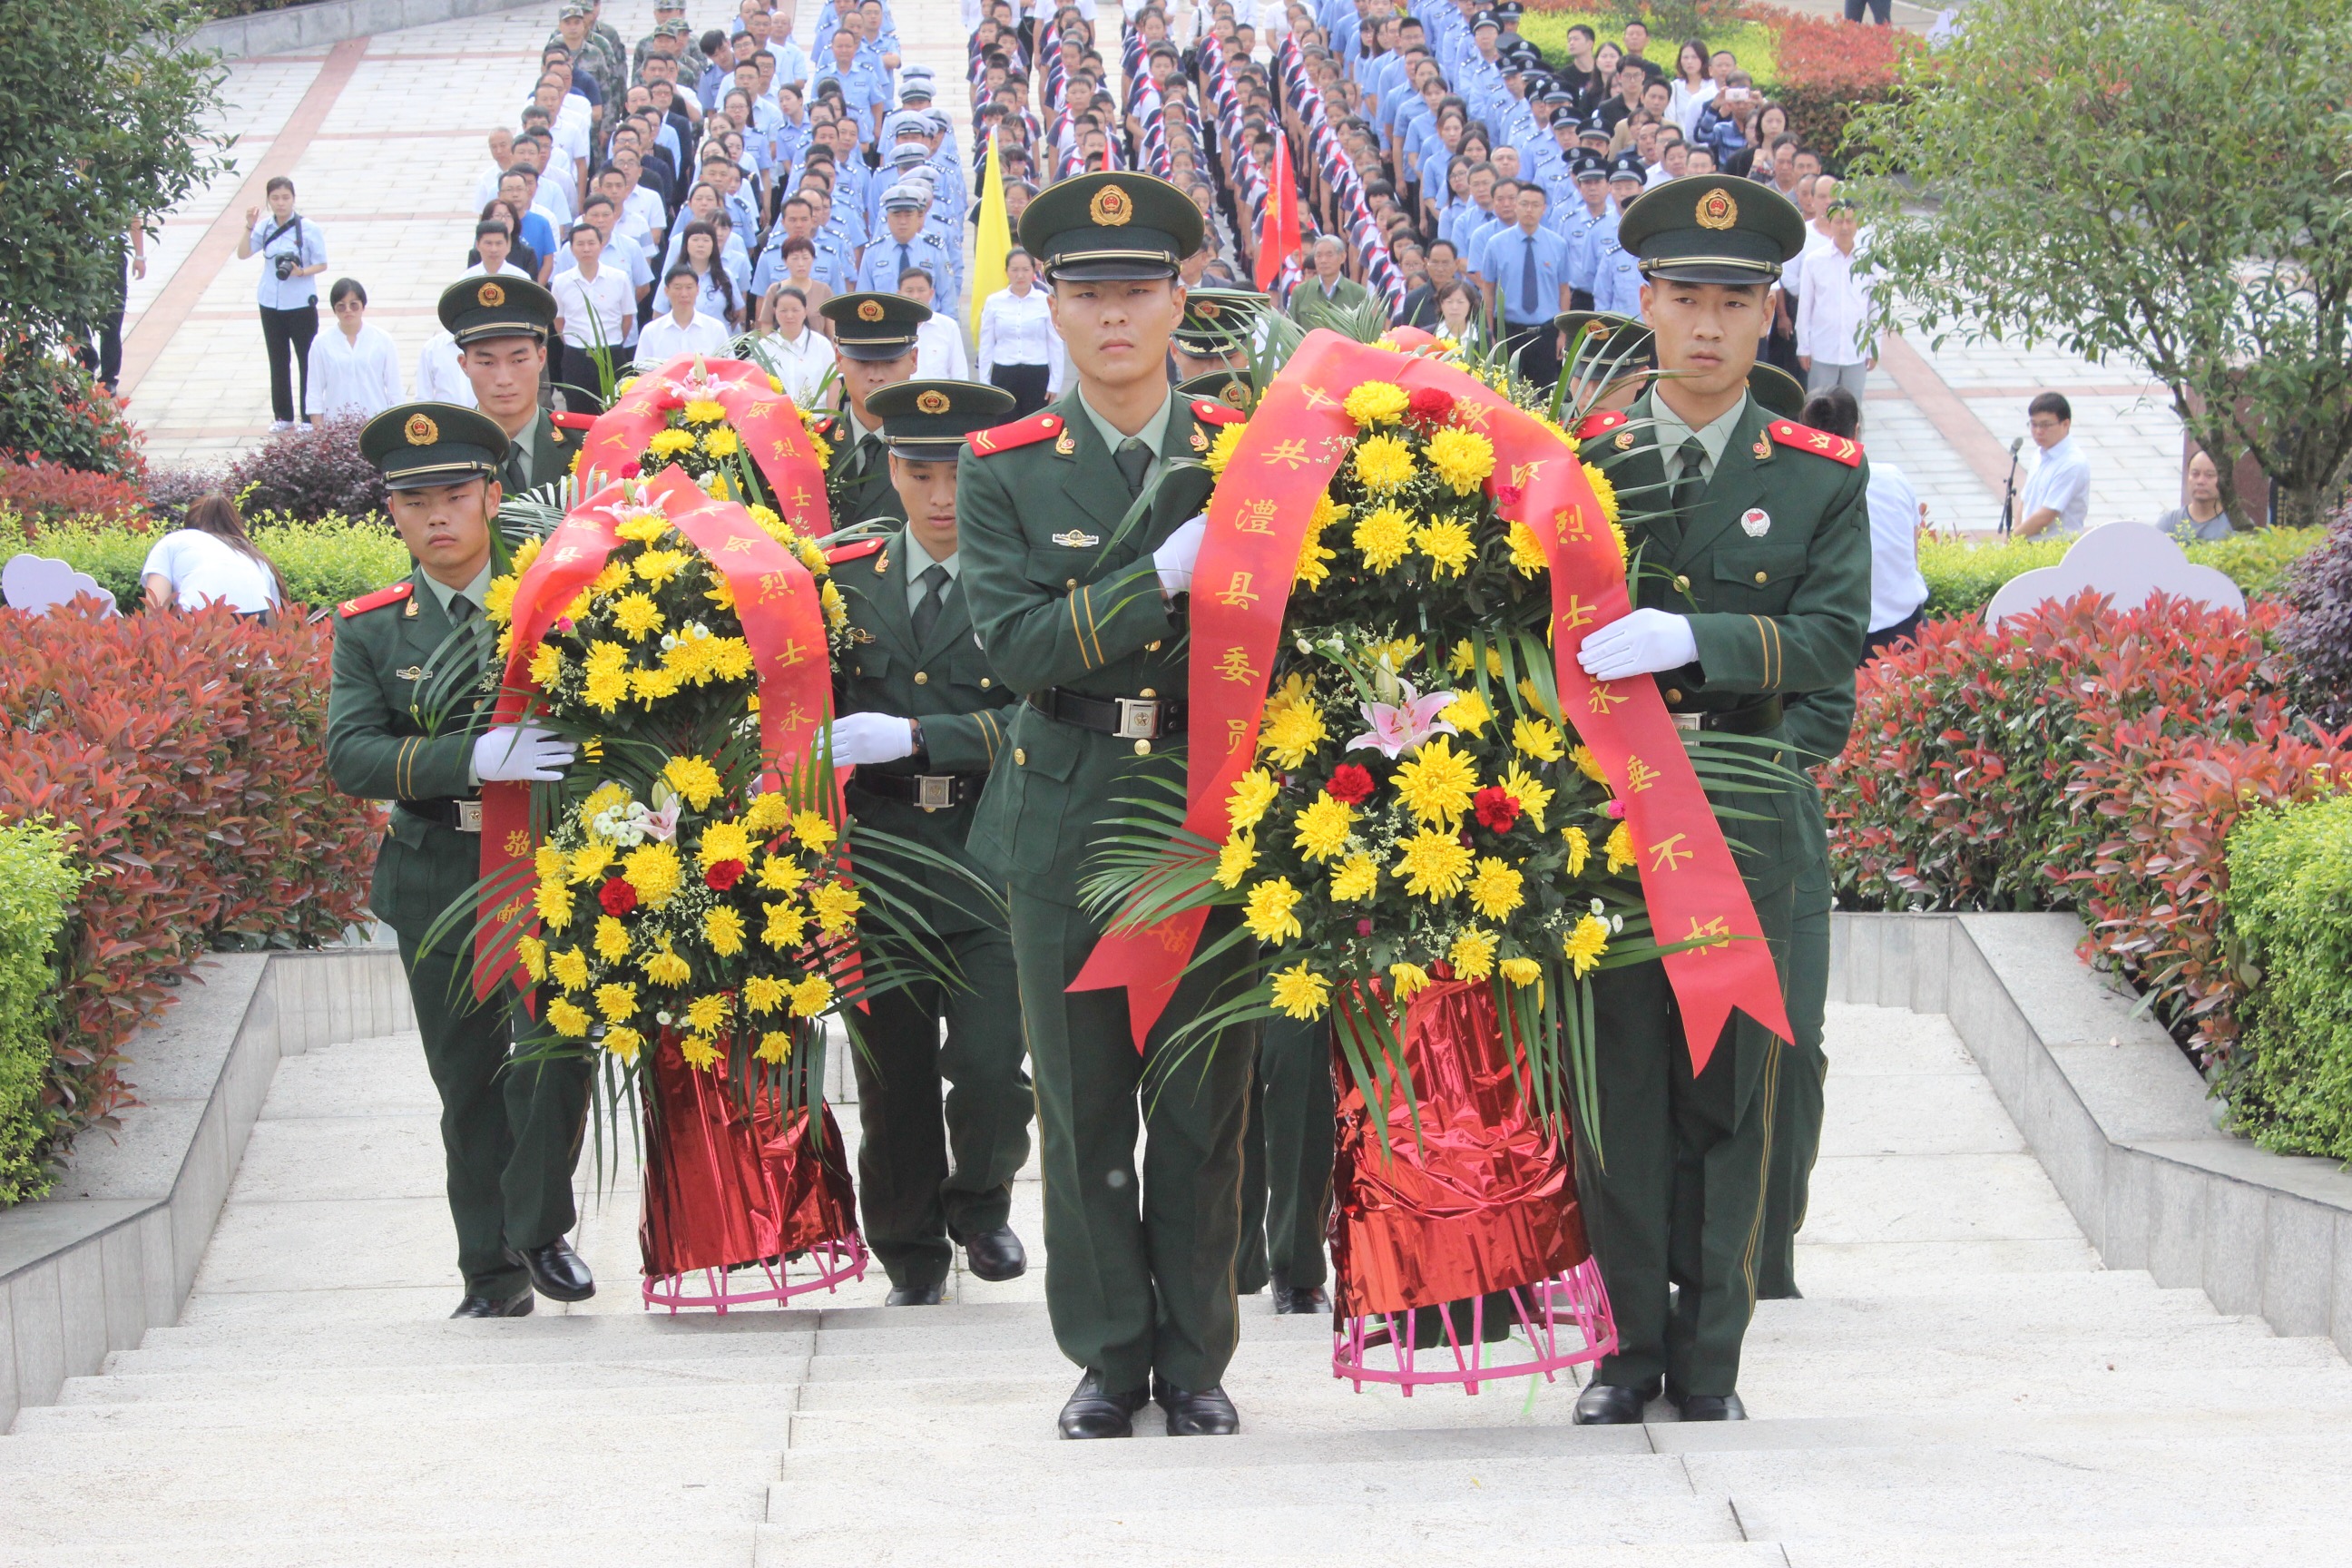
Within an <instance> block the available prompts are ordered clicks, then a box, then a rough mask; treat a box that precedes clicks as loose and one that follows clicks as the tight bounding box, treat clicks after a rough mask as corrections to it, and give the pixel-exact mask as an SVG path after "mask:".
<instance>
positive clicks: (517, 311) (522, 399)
mask: <svg viewBox="0 0 2352 1568" xmlns="http://www.w3.org/2000/svg"><path fill="white" fill-rule="evenodd" d="M555 309H556V308H555V296H554V295H552V294H551V293H549V292H548V291H547V290H546V289H542V288H541V287H540V286H539V285H538V284H536V283H533V282H531V281H530V279H527V278H524V277H523V276H521V275H520V273H503V272H502V273H500V274H499V276H498V277H496V278H460V279H457V281H456V282H455V283H452V284H450V285H449V287H447V288H446V289H442V290H441V305H440V311H439V314H440V317H441V325H442V326H443V327H445V328H446V329H447V331H448V332H449V335H450V336H451V337H453V338H455V339H457V364H458V367H459V368H460V369H462V370H464V371H465V373H466V380H467V382H468V383H470V384H472V386H473V388H474V401H475V403H476V404H478V405H479V406H480V408H481V411H482V412H483V413H484V414H486V415H488V416H489V417H490V418H491V419H492V420H493V421H494V422H495V423H496V424H497V425H498V427H499V431H500V432H501V433H502V434H503V435H504V436H505V437H506V438H507V455H506V458H505V459H504V460H503V461H502V462H501V463H500V464H499V476H498V477H499V485H500V486H501V487H502V488H503V489H505V491H506V492H507V493H508V494H509V495H520V494H521V493H522V492H523V491H524V490H528V489H537V488H539V487H540V486H541V485H546V484H552V483H554V482H555V481H556V480H558V479H562V477H563V476H564V475H566V474H568V473H570V472H571V471H572V456H573V454H574V453H575V452H576V451H577V450H578V447H577V444H576V443H574V442H573V441H572V438H571V437H568V436H566V435H564V433H563V432H562V431H561V430H559V429H557V428H556V427H555V422H554V421H553V420H551V419H550V418H549V417H548V416H547V411H546V410H545V409H544V408H541V406H540V405H539V383H540V378H541V376H542V375H543V374H545V373H546V370H547V337H548V333H549V332H550V331H552V330H553V329H554V326H555Z"/></svg>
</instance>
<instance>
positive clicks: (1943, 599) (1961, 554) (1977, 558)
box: [1919, 528, 2326, 620]
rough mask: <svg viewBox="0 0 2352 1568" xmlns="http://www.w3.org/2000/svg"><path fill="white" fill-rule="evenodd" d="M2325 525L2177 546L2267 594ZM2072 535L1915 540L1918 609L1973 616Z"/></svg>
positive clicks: (1937, 615)
mask: <svg viewBox="0 0 2352 1568" xmlns="http://www.w3.org/2000/svg"><path fill="white" fill-rule="evenodd" d="M2325 538H2326V530H2325V529H2319V528H2258V529H2255V530H2254V531H2252V532H2251V533H2233V534H2231V536H2230V537H2229V538H2227V539H2215V540H2199V541H2198V542H2195V543H2193V544H2189V545H2186V546H2184V547H2183V553H2185V554H2186V555H2187V556H2188V557H2189V560H2191V561H2193V562H2195V563H2197V564H2198V565H2200V566H2218V567H2220V568H2221V570H2222V571H2223V572H2226V573H2228V574H2229V575H2230V580H2231V582H2233V583H2235V584H2237V585H2238V586H2239V587H2241V588H2242V589H2244V590H2245V593H2246V596H2247V597H2248V598H2272V597H2275V596H2276V595H2279V594H2280V593H2282V592H2284V589H2285V584H2286V577H2287V573H2288V572H2289V571H2290V570H2291V569H2292V568H2293V567H2294V563H2296V562H2298V561H2300V560H2302V559H2303V558H2304V556H2305V555H2307V554H2309V553H2310V552H2312V551H2314V550H2315V549H2317V548H2318V547H2319V544H2320V542H2321V541H2322V540H2324V539H2325ZM2073 542H2074V541H2073V540H2072V539H2016V540H2009V541H2006V542H2001V543H1999V544H1970V543H1968V542H1965V541H1962V540H1958V539H1951V538H1948V537H1945V536H1943V535H1931V536H1929V537H1927V538H1925V539H1922V540H1920V541H1919V574H1920V575H1921V576H1923V577H1925V578H1926V579H1927V604H1926V605H1923V606H1921V612H1920V613H1921V614H1922V615H1924V616H1927V618H1928V619H1929V620H1937V619H1941V618H1944V617H1947V616H1973V615H1976V614H1979V612H1981V611H1982V610H1983V609H1984V607H1985V605H1989V604H1990V603H1991V602H1992V596H1993V595H1995V594H1997V593H1999V592H2000V586H2001V584H2004V583H2006V582H2008V581H2009V580H2010V579H2011V577H2014V576H2016V575H2017V574H2019V573H2021V572H2031V571H2032V570H2033V569H2034V568H2035V567H2037V566H2055V565H2057V564H2058V563H2059V560H2060V559H2061V558H2062V557H2063V556H2064V555H2065V553H2066V547H2067V546H2068V545H2069V544H2071V543H2073Z"/></svg>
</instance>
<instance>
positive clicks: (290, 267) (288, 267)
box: [269, 256, 301, 283]
mask: <svg viewBox="0 0 2352 1568" xmlns="http://www.w3.org/2000/svg"><path fill="white" fill-rule="evenodd" d="M300 265H301V261H300V259H299V258H296V257H292V256H276V257H272V258H270V261H269V267H270V270H271V271H273V272H275V273H277V274H278V281H279V282H280V283H283V282H285V281H286V279H289V278H291V277H293V276H294V268H297V267H299V266H300Z"/></svg>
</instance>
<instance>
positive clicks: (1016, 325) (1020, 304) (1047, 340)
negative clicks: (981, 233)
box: [975, 284, 1066, 388]
mask: <svg viewBox="0 0 2352 1568" xmlns="http://www.w3.org/2000/svg"><path fill="white" fill-rule="evenodd" d="M1001 364H1042V365H1045V366H1046V367H1047V368H1048V370H1049V371H1050V372H1051V374H1050V375H1049V377H1048V381H1049V384H1051V385H1052V386H1054V387H1055V388H1059V387H1060V386H1061V384H1062V383H1063V381H1064V379H1065V376H1066V371H1065V362H1064V359H1063V352H1062V336H1061V334H1060V333H1059V332H1056V331H1054V319H1053V316H1052V314H1051V312H1050V310H1048V308H1047V306H1046V304H1045V290H1044V289H1040V288H1037V287H1036V286H1035V285H1034V284H1032V285H1031V286H1030V289H1029V292H1028V293H1026V294H1015V293H1014V292H1013V290H1012V289H998V290H997V291H996V292H995V293H993V294H991V295H990V296H989V297H988V298H987V299H985V300H982V301H981V306H980V353H979V355H978V363H977V364H976V366H975V372H976V374H977V375H978V378H979V379H980V380H982V381H986V380H987V379H988V378H989V375H990V374H991V373H992V372H993V371H994V370H995V369H996V367H997V366H998V365H1001Z"/></svg>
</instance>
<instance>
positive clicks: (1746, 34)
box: [1519, 6, 1780, 89]
mask: <svg viewBox="0 0 2352 1568" xmlns="http://www.w3.org/2000/svg"><path fill="white" fill-rule="evenodd" d="M1579 22H1581V23H1583V24H1584V25H1585V26H1588V27H1590V28H1591V29H1592V30H1593V32H1594V33H1595V34H1597V35H1599V37H1600V39H1601V42H1602V43H1604V44H1618V45H1620V46H1621V47H1622V43H1623V41H1624V36H1625V18H1624V17H1623V16H1622V15H1620V14H1618V13H1617V12H1615V11H1613V10H1609V9H1606V8H1603V7H1600V6H1567V7H1563V8H1561V9H1559V10H1553V9H1550V8H1549V7H1547V8H1545V9H1543V10H1534V9H1530V10H1528V13H1527V14H1526V15H1525V16H1521V17H1520V18H1519V37H1523V38H1525V39H1526V40H1527V41H1528V42H1529V43H1531V44H1533V45H1534V46H1535V47H1538V48H1539V49H1541V50H1542V51H1543V53H1544V58H1545V59H1546V60H1548V61H1549V62H1550V63H1551V64H1553V65H1556V66H1557V65H1564V64H1566V63H1567V61H1568V30H1569V28H1570V27H1572V26H1575V25H1576V24H1577V23H1579ZM1700 31H1701V33H1702V34H1703V35H1704V37H1706V46H1707V47H1708V48H1710V49H1729V50H1730V51H1731V52H1732V53H1733V54H1734V55H1736V56H1738V58H1739V68H1740V69H1741V70H1744V71H1746V72H1747V73H1748V75H1749V76H1750V77H1752V78H1754V79H1755V81H1756V85H1757V86H1758V88H1759V89H1769V88H1770V86H1771V84H1772V80H1773V77H1774V73H1775V71H1776V69H1777V68H1778V65H1779V60H1780V31H1779V29H1778V28H1776V27H1774V26H1772V25H1771V24H1770V23H1769V22H1727V23H1723V24H1720V25H1717V26H1706V27H1702V28H1701V29H1700ZM1681 47H1683V41H1682V39H1681V38H1679V37H1667V36H1666V35H1665V34H1664V33H1662V32H1659V31H1657V30H1656V28H1655V27H1653V28H1652V36H1651V38H1650V44H1649V48H1650V52H1651V54H1652V56H1653V58H1657V59H1658V60H1659V62H1660V63H1661V64H1663V65H1664V66H1666V67H1667V68H1669V69H1671V68H1673V66H1674V62H1675V51H1677V50H1679V49H1680V48H1681Z"/></svg>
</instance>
